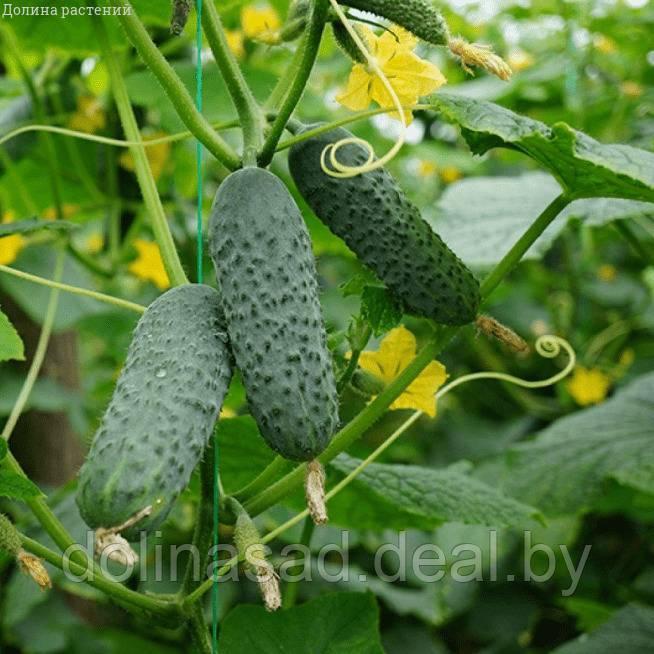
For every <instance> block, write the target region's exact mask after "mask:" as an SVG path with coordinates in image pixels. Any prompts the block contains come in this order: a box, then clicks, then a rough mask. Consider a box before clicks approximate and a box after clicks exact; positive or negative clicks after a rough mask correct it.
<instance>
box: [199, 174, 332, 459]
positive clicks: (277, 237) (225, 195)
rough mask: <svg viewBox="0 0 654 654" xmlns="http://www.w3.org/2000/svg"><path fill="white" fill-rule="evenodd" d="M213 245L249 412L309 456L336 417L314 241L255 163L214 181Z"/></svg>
mask: <svg viewBox="0 0 654 654" xmlns="http://www.w3.org/2000/svg"><path fill="white" fill-rule="evenodd" d="M209 233H210V252H211V256H212V258H213V261H214V265H215V268H216V276H217V278H218V284H219V286H220V289H221V295H222V299H223V308H224V310H225V316H226V319H227V329H228V332H229V337H230V341H231V344H232V348H233V351H234V357H235V360H236V365H237V366H238V368H239V370H240V371H241V374H242V377H243V383H244V385H245V389H246V393H247V397H248V403H249V406H250V412H251V413H252V416H253V417H254V419H255V420H256V422H257V424H258V426H259V431H260V432H261V435H262V436H263V438H264V439H265V441H266V443H267V444H268V445H269V447H271V448H272V449H273V450H275V451H276V452H278V453H279V454H281V455H282V456H283V457H285V458H287V459H291V460H296V461H307V460H311V459H313V458H315V457H316V456H318V455H319V454H320V453H321V452H322V451H323V450H324V449H325V448H326V447H327V445H328V443H329V441H330V439H331V437H332V435H333V433H334V431H335V430H336V426H337V424H338V399H337V398H338V395H337V392H336V384H335V380H334V373H333V367H332V362H331V357H330V353H329V350H328V348H327V342H326V341H327V339H326V334H325V329H324V326H323V320H322V315H321V309H320V303H319V301H318V285H317V281H316V270H315V262H314V258H313V254H312V251H311V242H310V239H309V234H308V232H307V229H306V226H305V224H304V221H303V219H302V216H301V214H300V210H299V209H298V207H297V205H296V204H295V202H294V200H293V198H292V197H291V195H290V193H289V192H288V190H287V188H286V187H285V186H284V185H283V184H282V182H281V181H280V180H279V179H277V177H275V176H274V175H273V174H271V173H269V172H267V171H265V170H261V169H258V168H246V169H244V170H240V171H237V172H235V173H233V174H232V175H230V176H229V177H228V178H227V179H226V180H225V181H224V182H223V183H222V185H221V186H220V188H219V189H218V193H217V194H216V199H215V201H214V205H213V208H212V214H211V223H210V232H209Z"/></svg>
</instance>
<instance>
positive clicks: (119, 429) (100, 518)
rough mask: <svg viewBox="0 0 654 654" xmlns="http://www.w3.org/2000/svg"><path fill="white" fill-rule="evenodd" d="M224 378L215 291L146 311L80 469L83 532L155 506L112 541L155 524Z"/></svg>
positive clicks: (189, 460) (178, 294)
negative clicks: (84, 526)
mask: <svg viewBox="0 0 654 654" xmlns="http://www.w3.org/2000/svg"><path fill="white" fill-rule="evenodd" d="M231 377H232V357H231V353H230V350H229V345H228V337H227V333H226V331H225V326H224V316H223V314H222V308H221V303H220V295H219V294H218V292H217V291H216V290H215V289H213V288H211V287H209V286H205V285H199V284H193V285H185V286H179V287H177V288H174V289H171V290H169V291H167V292H166V293H164V294H163V295H162V296H160V297H159V298H158V299H157V300H155V301H154V302H153V303H152V304H151V305H150V306H149V307H148V309H147V310H146V312H145V313H144V314H143V316H142V317H141V319H140V321H139V323H138V325H137V327H136V330H135V332H134V337H133V339H132V343H131V345H130V348H129V351H128V354H127V360H126V362H125V366H124V367H123V370H122V372H121V374H120V378H119V379H118V383H117V384H116V388H115V390H114V394H113V397H112V399H111V402H110V404H109V407H108V408H107V410H106V412H105V415H104V417H103V419H102V424H101V425H100V428H99V429H98V431H97V433H96V435H95V439H94V440H93V444H92V446H91V450H90V452H89V454H88V457H87V459H86V462H85V463H84V465H83V466H82V469H81V471H80V478H79V487H78V492H77V503H78V506H79V508H80V512H81V514H82V517H83V518H84V520H85V522H86V523H87V524H88V525H89V526H90V527H93V528H97V527H105V528H109V527H114V526H117V525H119V524H121V523H123V522H125V521H126V520H127V519H128V518H130V517H132V516H133V515H134V514H136V513H137V512H139V511H140V510H141V509H144V508H145V507H147V506H150V505H154V504H155V503H156V502H157V500H161V502H160V503H158V504H157V505H156V506H157V508H156V511H155V512H154V513H153V515H152V516H150V517H149V518H146V519H144V520H142V521H140V522H139V523H138V524H137V525H135V526H134V527H132V528H130V529H129V530H126V531H125V532H123V534H122V535H123V536H124V537H125V538H127V539H130V538H136V537H138V534H139V533H140V532H141V531H142V530H143V531H148V532H149V531H152V530H154V529H156V528H157V527H158V526H159V525H160V524H161V523H162V522H163V520H164V519H165V517H166V516H167V514H168V513H169V511H170V509H171V508H172V505H173V503H174V501H175V499H176V498H177V496H178V495H179V494H180V492H181V491H182V490H183V489H184V488H185V487H186V485H187V484H188V481H189V479H190V477H191V473H192V472H193V469H194V468H195V466H196V465H197V463H198V462H199V461H200V458H201V457H202V452H203V450H204V447H205V445H206V444H207V442H208V440H209V438H210V436H211V434H212V433H213V428H214V424H215V422H216V419H217V418H218V414H219V412H220V409H221V407H222V403H223V399H224V397H225V394H226V393H227V389H228V387H229V383H230V380H231Z"/></svg>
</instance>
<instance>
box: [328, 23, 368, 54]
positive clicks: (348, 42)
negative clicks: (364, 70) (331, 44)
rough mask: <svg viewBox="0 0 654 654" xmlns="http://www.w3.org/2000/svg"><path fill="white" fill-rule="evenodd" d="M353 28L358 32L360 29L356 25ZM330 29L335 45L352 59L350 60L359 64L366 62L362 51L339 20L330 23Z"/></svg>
mask: <svg viewBox="0 0 654 654" xmlns="http://www.w3.org/2000/svg"><path fill="white" fill-rule="evenodd" d="M354 29H356V30H357V31H358V32H360V29H358V26H357V25H355V26H354ZM332 31H333V32H334V40H335V41H336V45H338V47H339V48H340V49H341V50H342V51H343V52H344V53H345V54H346V55H347V56H348V57H349V58H350V59H352V61H355V62H356V63H359V64H365V63H366V58H365V56H364V54H363V52H361V50H359V48H358V46H357V44H356V43H355V42H354V39H353V38H352V36H351V34H350V33H349V32H348V31H347V28H346V27H345V25H343V23H342V22H341V21H340V20H337V21H335V22H333V23H332ZM364 43H365V39H364Z"/></svg>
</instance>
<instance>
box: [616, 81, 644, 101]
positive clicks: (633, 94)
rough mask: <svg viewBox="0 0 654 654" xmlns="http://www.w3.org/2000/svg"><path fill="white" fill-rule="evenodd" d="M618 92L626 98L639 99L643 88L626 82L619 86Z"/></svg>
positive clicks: (631, 82) (635, 83)
mask: <svg viewBox="0 0 654 654" xmlns="http://www.w3.org/2000/svg"><path fill="white" fill-rule="evenodd" d="M620 90H621V91H622V93H624V95H626V96H627V97H628V98H639V97H640V96H641V95H642V94H643V87H642V86H641V85H640V84H639V83H638V82H634V81H632V80H627V81H626V82H622V84H620Z"/></svg>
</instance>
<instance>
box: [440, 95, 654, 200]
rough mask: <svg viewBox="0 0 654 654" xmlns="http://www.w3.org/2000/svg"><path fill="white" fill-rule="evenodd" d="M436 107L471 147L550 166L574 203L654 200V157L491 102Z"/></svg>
mask: <svg viewBox="0 0 654 654" xmlns="http://www.w3.org/2000/svg"><path fill="white" fill-rule="evenodd" d="M432 102H433V104H434V107H435V108H436V109H439V110H440V111H441V112H442V113H443V115H444V116H445V118H447V119H448V120H451V121H452V122H455V123H457V124H458V125H460V126H461V128H462V134H463V136H464V138H465V139H466V141H467V142H468V145H469V146H470V149H471V150H472V151H473V152H474V153H475V154H484V153H486V152H487V151H488V150H490V149H491V148H496V147H505V148H511V149H513V150H518V151H521V152H524V153H525V154H526V155H528V156H530V157H531V158H532V159H534V160H536V161H537V162H538V163H540V164H541V165H543V166H544V167H545V168H547V169H548V170H549V171H550V172H551V173H552V175H554V177H556V179H557V180H558V181H559V183H560V184H561V186H562V187H563V188H564V189H565V191H566V192H567V193H568V194H569V196H570V197H571V198H573V199H577V198H592V197H602V198H624V199H629V200H643V201H645V202H654V154H652V153H651V152H647V151H646V150H640V149H638V148H633V147H631V146H628V145H604V144H602V143H599V142H598V141H595V140H594V139H592V138H591V137H590V136H588V135H586V134H584V133H583V132H578V131H576V130H574V129H572V127H570V126H569V125H567V124H566V123H556V124H554V125H553V126H552V127H548V126H547V125H545V124H544V123H541V122H539V121H537V120H533V119H531V118H527V117H526V116H521V115H519V114H516V113H514V112H513V111H510V110H508V109H505V108H504V107H500V106H499V105H496V104H493V103H491V102H480V101H478V100H473V99H471V98H465V97H463V96H457V95H452V94H449V93H439V94H438V95H435V96H433V97H432Z"/></svg>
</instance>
